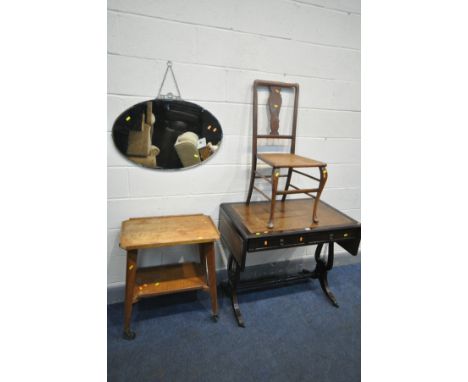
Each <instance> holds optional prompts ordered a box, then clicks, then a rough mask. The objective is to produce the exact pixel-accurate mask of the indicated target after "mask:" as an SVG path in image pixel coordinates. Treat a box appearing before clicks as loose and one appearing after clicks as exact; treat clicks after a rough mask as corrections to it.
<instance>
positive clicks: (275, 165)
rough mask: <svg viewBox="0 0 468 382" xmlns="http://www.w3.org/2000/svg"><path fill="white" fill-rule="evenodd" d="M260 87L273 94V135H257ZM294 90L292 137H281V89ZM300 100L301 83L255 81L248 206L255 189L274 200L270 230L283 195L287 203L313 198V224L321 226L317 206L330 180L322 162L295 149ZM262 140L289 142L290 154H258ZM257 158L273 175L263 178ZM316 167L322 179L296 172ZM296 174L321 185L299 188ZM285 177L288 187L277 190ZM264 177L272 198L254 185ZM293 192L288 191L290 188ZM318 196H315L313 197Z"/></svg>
mask: <svg viewBox="0 0 468 382" xmlns="http://www.w3.org/2000/svg"><path fill="white" fill-rule="evenodd" d="M259 87H266V88H268V90H269V92H270V96H269V98H268V109H269V114H270V133H269V134H258V89H259ZM288 88H289V89H293V90H294V109H293V121H292V133H291V134H290V135H281V134H279V132H278V129H279V114H280V109H281V102H282V98H281V90H282V89H288ZM298 100H299V85H298V84H289V83H283V82H272V81H262V80H255V81H254V85H253V141H252V170H251V174H250V185H249V191H248V194H247V201H246V204H249V203H250V199H251V197H252V192H253V190H254V189H255V190H256V191H258V192H259V193H260V194H262V195H263V196H264V197H266V198H267V199H268V200H270V201H271V206H270V218H269V221H268V224H267V228H273V227H274V224H273V220H274V215H275V203H276V196H277V195H282V196H283V197H282V201H283V202H284V201H285V200H286V196H287V195H289V194H301V193H303V194H306V195H308V196H310V197H312V198H314V203H313V207H312V221H313V223H318V218H317V205H318V203H319V201H320V195H321V194H322V191H323V188H324V187H325V183H326V181H327V176H328V174H327V169H326V167H327V164H326V163H323V162H319V161H317V160H314V159H309V158H306V157H303V156H299V155H296V154H295V149H296V127H297V126H296V125H297V110H298ZM261 138H268V139H288V140H290V141H291V146H290V153H258V152H257V140H258V139H261ZM257 159H260V160H261V161H263V162H265V163H266V164H268V165H270V166H271V167H272V170H271V175H262V174H260V173H259V172H258V171H257ZM311 167H314V168H315V167H316V168H318V170H319V173H320V175H319V176H320V177H319V178H317V177H315V176H312V175H309V174H306V173H304V172H302V171H298V170H296V168H311ZM282 168H287V169H288V173H287V175H286V174H283V175H281V174H280V169H282ZM293 172H294V173H297V174H300V175H303V176H306V177H308V178H311V179H313V180H315V181H317V182H319V184H318V187H317V188H302V189H301V188H299V187H297V186H295V185H293V184H291V176H292V173H293ZM281 177H286V184H285V189H284V191H278V190H277V189H278V178H281ZM258 178H262V179H264V180H266V181H267V182H269V183H271V185H272V190H271V198H270V197H269V196H268V195H267V194H266V193H264V192H263V191H262V190H260V189H259V188H257V187H256V186H255V185H254V183H255V179H258ZM290 187H291V188H293V190H289V188H290ZM313 193H315V196H314V195H313Z"/></svg>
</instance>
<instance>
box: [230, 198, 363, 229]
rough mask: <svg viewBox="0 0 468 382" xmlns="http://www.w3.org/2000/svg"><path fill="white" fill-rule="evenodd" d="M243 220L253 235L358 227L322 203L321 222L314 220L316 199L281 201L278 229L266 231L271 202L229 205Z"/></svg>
mask: <svg viewBox="0 0 468 382" xmlns="http://www.w3.org/2000/svg"><path fill="white" fill-rule="evenodd" d="M229 206H230V207H231V208H232V210H233V211H234V213H235V214H236V215H237V216H238V217H239V221H241V222H242V224H243V225H244V227H245V228H246V229H247V231H248V232H250V233H251V234H255V233H257V232H260V233H273V232H284V231H294V230H304V229H321V228H329V227H339V226H349V225H356V224H358V223H357V222H356V221H355V220H354V219H351V218H350V217H349V216H347V215H345V214H343V213H342V212H340V211H338V210H337V209H335V208H333V207H331V206H330V205H328V204H326V203H324V202H323V201H320V202H319V205H318V209H317V216H318V218H319V222H318V223H314V222H313V220H312V207H313V199H312V198H307V199H290V200H286V201H285V202H280V201H278V202H277V203H276V206H275V226H274V228H272V229H268V228H266V225H267V223H268V218H269V215H270V202H252V203H250V205H249V206H247V205H246V204H245V203H232V204H229Z"/></svg>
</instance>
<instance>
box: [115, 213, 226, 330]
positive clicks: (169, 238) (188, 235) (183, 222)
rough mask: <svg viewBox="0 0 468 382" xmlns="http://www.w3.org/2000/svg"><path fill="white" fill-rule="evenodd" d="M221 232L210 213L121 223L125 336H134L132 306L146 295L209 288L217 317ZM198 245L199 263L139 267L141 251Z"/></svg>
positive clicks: (213, 312)
mask: <svg viewBox="0 0 468 382" xmlns="http://www.w3.org/2000/svg"><path fill="white" fill-rule="evenodd" d="M217 240H219V232H218V230H217V229H216V226H215V225H214V223H213V221H212V220H211V218H210V217H209V216H206V215H202V214H198V215H177V216H159V217H147V218H135V219H129V220H126V221H124V222H123V223H122V230H121V233H120V247H121V248H123V249H124V250H126V251H127V269H126V282H125V304H124V338H125V339H134V338H135V333H134V332H133V331H131V330H130V322H131V316H132V307H133V304H134V303H135V302H137V301H138V300H139V299H140V298H143V297H152V296H158V295H162V294H169V293H177V292H186V291H193V290H204V291H209V293H210V297H211V311H212V317H213V319H215V320H216V319H217V317H218V301H217V296H216V268H215V252H214V242H215V241H217ZM185 244H197V245H198V246H199V252H200V263H195V262H186V263H180V264H171V265H160V266H156V267H145V268H140V269H138V267H137V256H138V250H140V249H145V248H156V247H168V246H174V245H185Z"/></svg>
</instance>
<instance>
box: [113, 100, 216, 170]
mask: <svg viewBox="0 0 468 382" xmlns="http://www.w3.org/2000/svg"><path fill="white" fill-rule="evenodd" d="M222 137H223V133H222V130H221V125H220V124H219V122H218V120H217V119H216V118H215V117H214V116H213V115H212V114H211V113H210V112H209V111H208V110H205V109H203V108H202V107H201V106H199V105H197V104H194V103H191V102H187V101H180V100H162V99H155V100H150V101H145V102H141V103H138V104H136V105H134V106H132V107H131V108H130V109H128V110H126V111H125V112H123V113H122V114H120V116H119V117H118V118H117V119H116V120H115V122H114V126H113V128H112V138H113V140H114V144H115V146H116V147H117V149H118V150H119V151H120V153H122V154H123V155H124V156H126V157H127V158H128V159H129V160H131V161H132V162H134V163H136V164H139V165H142V166H144V167H148V168H155V169H179V168H187V167H193V166H197V165H199V164H201V163H203V162H205V161H206V160H207V159H209V158H210V157H211V156H213V155H214V154H215V153H216V152H217V151H218V150H219V147H220V144H221V140H222Z"/></svg>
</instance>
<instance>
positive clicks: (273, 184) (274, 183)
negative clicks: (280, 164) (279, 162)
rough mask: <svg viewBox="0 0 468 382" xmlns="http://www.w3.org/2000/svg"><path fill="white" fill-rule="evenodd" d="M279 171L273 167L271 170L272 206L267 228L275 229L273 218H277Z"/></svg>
mask: <svg viewBox="0 0 468 382" xmlns="http://www.w3.org/2000/svg"><path fill="white" fill-rule="evenodd" d="M278 177H279V169H276V168H275V167H273V169H272V170H271V205H270V220H269V221H268V225H267V228H273V226H274V224H273V218H274V217H275V203H276V191H277V190H278Z"/></svg>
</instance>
